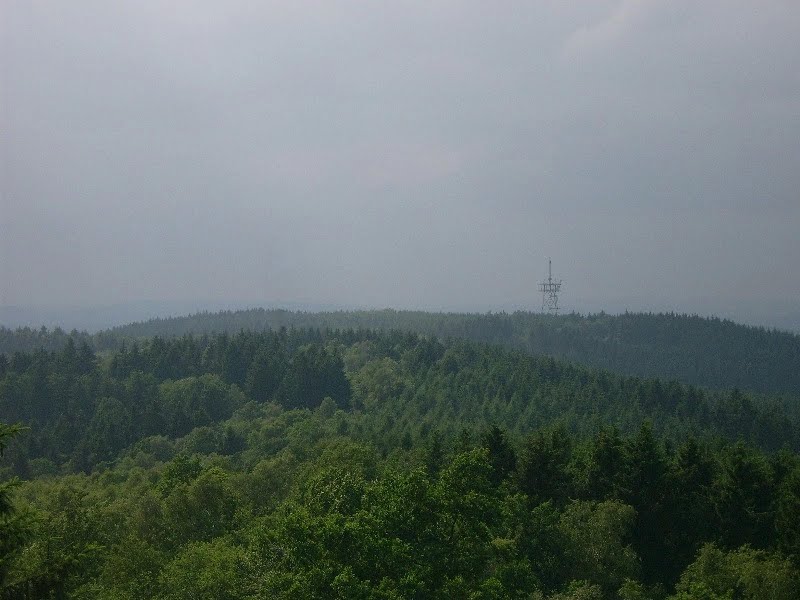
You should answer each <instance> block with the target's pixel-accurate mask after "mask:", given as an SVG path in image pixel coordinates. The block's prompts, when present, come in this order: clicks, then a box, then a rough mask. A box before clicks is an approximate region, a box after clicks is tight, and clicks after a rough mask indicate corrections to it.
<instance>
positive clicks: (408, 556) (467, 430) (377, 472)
mask: <svg viewBox="0 0 800 600" xmlns="http://www.w3.org/2000/svg"><path fill="white" fill-rule="evenodd" d="M478 318H479V319H480V318H488V317H478ZM498 318H500V319H512V318H513V317H508V316H502V315H501V316H500V317H498ZM260 329H261V330H260V331H239V332H237V333H209V334H203V335H180V336H174V335H172V334H174V333H176V332H174V331H166V332H165V333H167V334H168V335H167V336H166V337H153V338H150V339H146V338H144V337H142V338H140V339H135V340H133V338H139V336H133V335H131V336H128V334H125V337H126V338H128V341H120V342H119V344H120V345H119V347H118V348H116V349H112V348H111V347H110V346H107V347H106V349H105V350H104V351H102V352H97V350H96V346H95V345H94V344H96V343H97V339H98V338H89V337H87V336H82V335H78V336H69V335H66V334H65V336H66V337H65V339H64V340H63V343H60V344H59V346H58V347H57V348H55V347H54V348H52V349H44V348H40V349H38V350H34V351H29V352H22V351H19V352H12V353H9V354H5V355H3V354H0V422H1V423H6V424H12V423H13V424H19V425H18V426H17V425H15V426H5V425H4V426H2V427H0V448H2V449H3V450H4V455H3V458H2V466H0V481H3V482H5V483H3V484H1V485H0V534H2V536H0V590H2V592H1V595H0V597H3V598H50V597H52V598H61V597H70V598H165V599H166V598H222V599H225V598H231V599H233V598H319V599H323V598H343V599H344V598H365V599H367V598H369V599H372V598H375V599H379V598H380V599H394V598H442V599H444V598H474V599H484V598H485V599H489V598H498V599H499V598H540V599H546V598H547V599H552V600H556V599H558V600H566V599H576V600H577V599H598V600H600V599H605V598H608V599H627V600H632V599H644V598H656V599H658V598H674V599H681V600H688V599H690V598H700V599H704V598H705V599H709V600H712V599H713V600H717V599H719V600H721V599H732V598H754V599H755V598H758V599H760V598H765V599H766V598H770V599H784V598H786V599H790V598H797V590H798V589H800V571H799V570H798V569H799V568H800V459H798V455H797V454H796V453H797V451H798V450H800V419H799V418H798V410H797V406H796V403H794V402H791V401H789V400H785V399H781V398H778V397H768V396H763V395H752V394H750V393H746V392H742V391H739V390H735V389H734V390H728V391H710V390H704V389H700V388H697V387H694V386H691V385H686V384H681V383H677V382H675V381H665V380H662V379H654V378H640V377H632V376H627V375H620V374H615V373H612V372H610V371H608V370H602V369H596V368H591V367H587V366H579V365H575V364H570V363H567V362H563V361H560V360H555V359H553V358H552V357H548V356H531V355H530V354H529V353H528V352H527V351H523V350H520V349H518V350H514V349H509V348H502V347H500V346H498V345H489V344H483V343H478V342H475V341H468V340H465V339H463V338H465V337H469V336H467V335H462V336H456V335H448V336H443V339H444V338H446V337H449V338H451V339H449V340H447V341H439V340H437V339H435V338H432V337H427V336H421V335H417V334H413V333H409V332H401V331H377V330H371V329H342V330H333V329H318V328H302V329H295V328H288V329H287V328H277V329H276V330H274V331H264V330H263V329H264V328H263V326H262V327H261V328H260ZM115 335H119V332H117V333H115ZM764 335H766V336H769V335H772V334H767V333H764ZM46 337H47V336H45V338H46ZM456 338H462V339H456ZM132 340H133V341H132ZM526 350H527V349H526Z"/></svg>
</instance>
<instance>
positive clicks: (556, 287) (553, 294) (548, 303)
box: [539, 257, 561, 315]
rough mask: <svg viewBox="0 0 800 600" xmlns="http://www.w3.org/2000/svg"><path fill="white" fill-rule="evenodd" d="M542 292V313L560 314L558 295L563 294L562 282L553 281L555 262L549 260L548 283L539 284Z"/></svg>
mask: <svg viewBox="0 0 800 600" xmlns="http://www.w3.org/2000/svg"><path fill="white" fill-rule="evenodd" d="M539 291H540V292H542V312H543V313H548V314H551V315H557V314H558V294H559V293H560V292H561V280H560V279H559V280H558V281H553V261H552V260H550V258H549V257H548V258H547V281H543V282H541V283H540V284H539Z"/></svg>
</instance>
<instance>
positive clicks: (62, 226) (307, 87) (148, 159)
mask: <svg viewBox="0 0 800 600" xmlns="http://www.w3.org/2000/svg"><path fill="white" fill-rule="evenodd" d="M3 4H4V11H3V12H4V13H5V14H6V15H7V17H8V18H6V19H4V21H3V25H2V27H3V31H2V57H0V67H2V73H3V80H2V92H0V93H2V121H3V126H2V127H3V129H2V133H3V140H4V141H3V158H2V160H3V174H2V177H3V179H2V182H1V183H2V192H3V196H2V215H0V219H1V220H0V227H2V228H3V235H2V238H3V239H2V242H0V253H2V255H1V256H0V276H2V281H3V282H4V283H3V284H2V286H0V304H8V305H11V304H36V303H40V304H41V303H52V302H68V303H73V304H81V305H92V304H104V303H116V302H128V301H132V300H138V299H154V300H185V299H196V298H202V299H205V300H207V301H209V302H217V303H219V302H222V301H225V302H235V301H238V300H241V301H242V302H245V301H247V302H254V301H279V302H290V301H315V302H320V303H337V304H343V305H373V306H385V305H389V306H421V307H429V308H473V309H480V310H486V309H494V310H499V309H503V308H506V309H509V308H519V307H536V306H537V297H536V294H535V281H536V280H537V278H539V277H541V275H542V273H543V270H544V268H545V264H546V263H545V259H546V257H547V256H548V255H552V256H553V257H554V261H555V262H554V264H555V266H556V268H557V269H558V270H559V272H560V273H561V274H562V276H563V277H564V279H565V280H566V281H567V285H566V286H565V294H564V305H565V306H566V307H568V308H575V309H578V310H600V309H606V310H612V311H614V310H621V309H624V308H628V309H632V310H636V309H648V310H649V309H654V310H680V311H688V312H694V311H699V312H704V313H717V314H723V315H725V316H732V317H735V318H739V319H744V320H751V321H758V322H764V323H767V324H770V323H775V324H783V323H784V322H785V319H784V320H783V321H781V319H780V318H778V316H779V315H786V314H791V313H793V311H794V313H796V312H798V305H797V300H796V298H797V297H798V295H799V294H800V272H799V271H798V269H799V268H800V267H798V265H800V244H798V242H797V239H796V238H797V236H796V229H797V225H798V224H800V201H798V196H797V190H798V189H800V174H798V169H797V161H798V156H800V152H798V151H799V150H800V148H798V146H799V145H800V119H798V116H799V115H798V113H799V112H800V75H798V71H797V69H796V65H797V64H798V62H800V60H799V59H800V44H798V43H797V41H796V31H797V30H798V29H800V9H798V7H797V6H796V4H795V3H791V2H780V1H777V0H775V1H765V2H759V3H752V2H745V1H744V0H741V1H735V2H722V1H711V2H703V3H696V2H689V1H688V0H686V1H676V2H675V1H668V0H649V1H646V2H633V1H622V2H591V3H585V4H578V3H562V2H541V3H525V2H508V3H503V4H502V5H496V6H493V7H491V8H490V7H488V6H487V5H486V4H485V3H478V2H440V3H421V2H403V3H380V4H364V3H357V2H245V1H234V2H226V3H220V2H207V1H200V2H197V1H194V2H188V1H183V2H175V3H169V4H166V3H162V2H154V1H150V2H141V3H107V2H98V1H93V2H90V1H86V2H80V3H56V2H30V1H25V2H23V1H13V0H6V1H5V2H4V3H3ZM565 4H568V6H564V5H565ZM765 288H766V289H765ZM776 315H778V316H776ZM779 321H780V323H779Z"/></svg>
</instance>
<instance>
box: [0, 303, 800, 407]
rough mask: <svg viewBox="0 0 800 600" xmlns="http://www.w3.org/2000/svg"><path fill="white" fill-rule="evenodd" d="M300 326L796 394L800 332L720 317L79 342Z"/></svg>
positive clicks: (236, 323)
mask: <svg viewBox="0 0 800 600" xmlns="http://www.w3.org/2000/svg"><path fill="white" fill-rule="evenodd" d="M282 326H286V327H298V328H305V327H311V328H321V329H324V328H332V329H345V328H370V329H383V330H387V329H396V330H406V331H413V332H416V333H422V334H426V335H434V336H436V337H438V338H439V339H442V340H446V339H448V338H463V339H468V340H471V341H477V342H482V343H489V344H498V345H502V346H505V347H507V348H514V349H518V350H523V351H525V352H527V353H530V354H546V355H549V356H553V357H556V358H559V359H565V360H569V361H572V362H577V363H581V364H584V365H589V366H593V367H598V368H602V369H608V370H611V371H614V372H616V373H622V374H627V375H637V376H644V377H659V378H662V379H676V380H678V381H681V382H684V383H689V384H692V385H697V386H702V387H707V388H715V389H731V388H735V387H738V388H740V389H746V390H751V391H755V392H762V393H768V394H788V395H791V396H800V336H799V335H797V334H792V333H788V332H783V331H777V330H767V329H764V328H758V327H749V326H745V325H739V324H737V323H734V322H732V321H727V320H721V319H716V318H702V317H697V316H688V315H677V314H649V313H648V314H643V313H626V314H622V315H606V314H602V313H601V314H596V315H588V316H582V315H577V314H570V315H563V316H559V317H552V316H548V315H541V314H536V313H527V312H516V313H513V314H506V313H496V314H493V313H489V314H464V313H430V312H418V311H395V310H376V311H352V312H320V313H308V312H291V311H286V310H265V309H253V310H244V311H234V312H231V311H226V312H219V313H200V314H195V315H191V316H187V317H177V318H169V319H154V320H151V321H146V322H142V323H134V324H131V325H125V326H122V327H117V328H114V329H111V330H108V331H105V332H101V333H99V334H96V335H95V336H82V337H84V338H85V339H86V340H87V341H88V342H89V343H90V345H92V346H93V347H94V348H95V349H97V350H103V349H112V348H118V347H119V345H120V342H121V340H124V339H128V340H130V339H132V338H148V337H152V336H156V335H158V336H162V337H175V336H181V335H183V334H186V333H214V332H228V333H234V332H237V331H240V330H255V331H260V330H264V329H268V328H271V329H278V328H280V327H282ZM66 337H67V336H65V335H64V334H63V332H60V333H58V332H56V333H53V334H52V335H48V334H47V333H43V332H41V331H36V330H18V331H16V332H13V331H10V330H8V329H6V330H2V329H0V352H3V351H5V352H10V351H14V350H33V349H36V348H38V347H40V346H44V347H45V348H47V349H49V350H54V349H56V348H58V347H60V346H61V345H63V341H64V339H65V338H66Z"/></svg>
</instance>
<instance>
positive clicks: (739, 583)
mask: <svg viewBox="0 0 800 600" xmlns="http://www.w3.org/2000/svg"><path fill="white" fill-rule="evenodd" d="M798 590H800V576H799V575H798V572H797V571H796V570H795V569H793V568H792V566H791V564H790V563H789V562H788V561H787V560H786V559H784V558H781V557H780V556H779V555H776V554H770V553H767V552H764V551H759V550H753V549H752V548H750V547H748V546H744V547H742V548H740V549H738V550H735V551H731V552H725V551H723V550H721V549H720V548H717V547H716V546H714V545H713V544H709V545H706V546H704V547H703V548H702V550H701V551H700V553H699V555H698V556H697V560H695V562H693V563H692V564H691V565H690V566H689V567H688V568H687V569H686V572H685V573H684V574H683V575H682V576H681V580H680V582H679V583H678V586H677V594H676V595H675V596H673V598H675V599H676V600H684V599H686V600H688V599H689V598H692V599H694V598H709V599H714V600H716V599H718V598H725V599H727V598H730V599H733V598H742V599H743V600H791V599H792V598H797V591H798Z"/></svg>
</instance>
